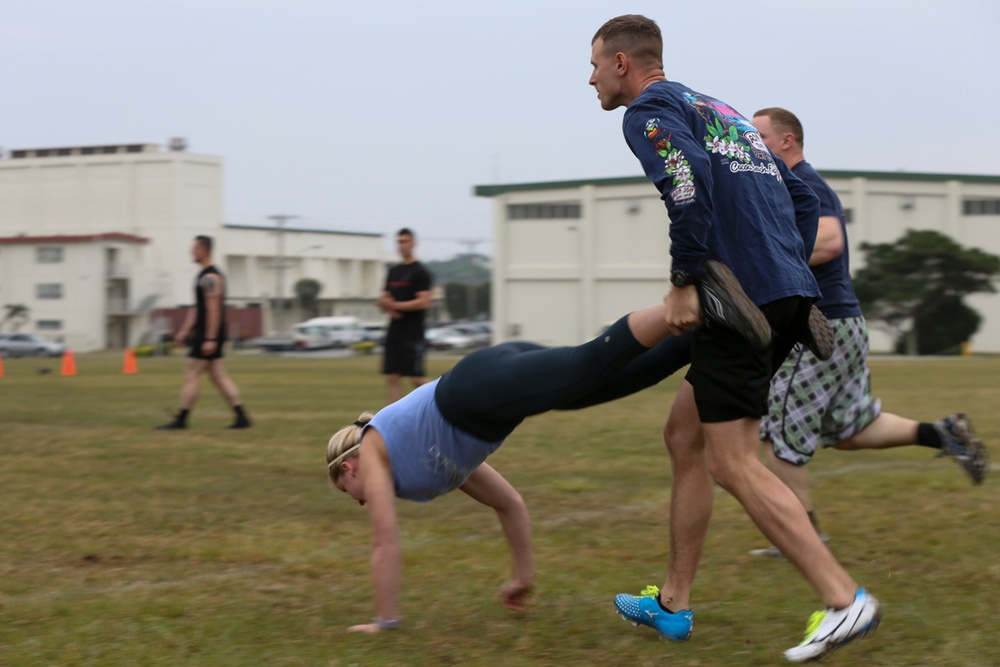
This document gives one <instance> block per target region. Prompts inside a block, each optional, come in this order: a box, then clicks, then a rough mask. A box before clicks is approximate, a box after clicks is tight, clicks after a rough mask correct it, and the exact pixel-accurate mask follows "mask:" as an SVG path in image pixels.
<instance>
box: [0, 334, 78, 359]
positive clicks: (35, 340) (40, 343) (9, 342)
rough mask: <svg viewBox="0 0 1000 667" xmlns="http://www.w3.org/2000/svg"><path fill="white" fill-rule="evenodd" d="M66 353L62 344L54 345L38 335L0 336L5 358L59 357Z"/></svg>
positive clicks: (0, 346)
mask: <svg viewBox="0 0 1000 667" xmlns="http://www.w3.org/2000/svg"><path fill="white" fill-rule="evenodd" d="M65 351H66V346H65V345H63V344H62V343H53V342H52V341H50V340H49V339H48V338H44V337H42V336H39V335H38V334H31V333H10V334H0V354H2V355H3V356H5V357H58V356H61V355H62V353H63V352H65Z"/></svg>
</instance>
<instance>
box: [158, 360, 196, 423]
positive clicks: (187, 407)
mask: <svg viewBox="0 0 1000 667" xmlns="http://www.w3.org/2000/svg"><path fill="white" fill-rule="evenodd" d="M207 368H208V361H206V360H205V359H196V358H194V357H188V358H187V359H186V360H185V361H184V380H183V383H182V384H181V396H180V409H179V410H178V411H177V415H176V416H175V417H174V419H173V421H171V422H167V423H166V424H160V425H159V426H157V427H156V429H157V430H161V431H171V430H176V429H184V428H187V418H188V414H189V413H190V412H191V409H192V408H193V407H194V404H195V402H196V401H197V400H198V378H199V376H201V374H202V373H204V372H205V369H207Z"/></svg>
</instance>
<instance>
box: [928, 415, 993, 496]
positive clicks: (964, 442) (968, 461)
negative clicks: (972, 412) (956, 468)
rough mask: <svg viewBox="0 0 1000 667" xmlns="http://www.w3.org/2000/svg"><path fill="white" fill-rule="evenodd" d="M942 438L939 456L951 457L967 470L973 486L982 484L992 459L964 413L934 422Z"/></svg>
mask: <svg viewBox="0 0 1000 667" xmlns="http://www.w3.org/2000/svg"><path fill="white" fill-rule="evenodd" d="M934 428H935V429H936V430H937V432H938V435H940V436H941V444H942V446H941V451H940V452H939V453H938V456H950V457H951V458H953V459H955V461H957V462H958V464H959V465H960V466H962V468H963V469H964V470H965V473H966V474H967V475H968V476H969V479H971V480H972V483H973V484H982V482H983V478H984V477H986V471H987V470H989V467H990V457H989V455H988V454H987V453H986V448H985V447H984V446H983V441H982V440H980V439H979V438H978V437H976V433H975V431H973V430H972V422H971V421H969V418H968V417H966V416H965V414H964V413H962V412H956V413H954V414H950V415H948V416H947V417H943V418H941V419H939V420H938V421H936V422H934Z"/></svg>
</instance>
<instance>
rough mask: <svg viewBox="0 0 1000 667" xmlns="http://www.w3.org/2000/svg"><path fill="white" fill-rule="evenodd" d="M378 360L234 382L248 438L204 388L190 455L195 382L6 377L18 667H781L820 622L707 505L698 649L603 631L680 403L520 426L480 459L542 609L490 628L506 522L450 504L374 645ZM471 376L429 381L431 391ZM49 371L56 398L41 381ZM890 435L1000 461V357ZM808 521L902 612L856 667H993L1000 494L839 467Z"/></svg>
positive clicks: (241, 373) (912, 470)
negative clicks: (946, 432) (344, 466)
mask: <svg viewBox="0 0 1000 667" xmlns="http://www.w3.org/2000/svg"><path fill="white" fill-rule="evenodd" d="M378 361H379V360H378V358H377V357H355V358H348V359H319V358H313V359H302V358H271V357H263V356H256V355H247V356H235V357H232V358H230V359H229V360H228V366H229V369H230V372H231V374H232V375H233V377H234V379H235V380H236V381H237V383H238V384H239V386H240V388H241V390H242V392H243V395H244V398H245V401H246V404H247V406H248V408H249V411H250V413H251V415H252V416H253V418H254V419H255V420H256V422H257V425H256V426H255V427H254V428H253V429H250V430H248V431H225V430H223V429H222V427H223V426H224V425H225V424H226V423H228V422H229V421H230V420H231V415H230V413H229V412H228V411H227V410H226V409H225V408H224V406H223V403H222V400H221V399H220V398H219V396H218V395H217V394H216V393H215V390H214V388H213V387H211V386H210V385H209V383H208V382H207V380H206V381H205V382H204V384H203V387H202V397H201V400H200V402H199V404H198V406H197V409H196V410H195V412H194V414H193V419H192V426H193V428H192V429H190V430H188V431H186V432H161V431H153V430H151V426H153V425H154V424H157V423H160V422H162V421H165V420H166V418H167V416H168V415H167V412H168V410H171V409H173V408H174V406H175V403H176V396H177V391H178V389H179V386H180V370H181V364H182V359H181V358H180V357H172V358H155V359H140V360H139V365H140V373H139V374H137V375H123V374H121V373H120V369H121V359H120V358H118V357H109V356H106V355H98V356H79V357H77V367H78V370H79V374H78V375H76V376H74V377H63V376H61V375H59V363H58V360H56V361H41V360H33V359H9V360H6V361H5V363H4V368H5V371H6V372H5V376H4V377H2V378H0V480H2V483H0V508H2V510H0V536H2V537H0V665H5V666H6V665H10V666H17V667H33V666H38V667H42V666H44V667H52V666H70V665H113V666H139V665H184V666H187V665H191V666H205V667H209V666H211V667H215V666H221V665H232V666H237V665H239V666H248V665H268V666H274V667H279V666H298V665H309V666H320V667H348V666H351V665H358V666H369V665H416V666H423V665H426V666H432V665H433V666H439V665H502V666H511V667H513V666H519V667H520V666H529V667H530V666H541V665H601V666H603V665H634V666H646V665H650V666H651V665H670V666H679V665H699V666H716V665H719V666H723V665H725V666H742V665H772V664H780V663H781V662H782V658H781V652H782V651H783V650H784V649H785V648H787V647H789V646H791V645H793V644H795V643H797V642H798V641H799V639H800V638H801V633H802V631H803V629H804V627H805V622H806V620H807V618H808V616H809V613H810V612H812V611H813V610H814V609H815V608H817V607H818V604H817V602H816V598H815V597H814V595H813V594H812V592H811V591H810V590H809V589H808V587H807V585H806V584H805V583H804V581H803V580H802V578H801V577H799V576H798V574H797V573H796V572H794V571H793V570H792V569H791V567H790V566H789V565H788V564H787V563H784V562H779V561H761V560H757V559H753V558H751V557H750V556H747V555H746V552H747V550H748V549H751V548H754V547H761V546H765V543H764V541H763V540H762V538H761V536H760V535H759V534H758V533H757V531H756V529H755V528H754V527H753V526H752V525H751V524H750V521H749V519H748V518H747V517H746V515H745V514H744V513H743V511H742V509H741V508H740V507H739V506H738V504H736V503H735V502H734V501H733V500H732V499H731V498H730V497H729V496H727V495H725V494H724V493H720V494H718V495H717V502H716V505H715V514H714V516H713V524H712V529H711V531H710V533H709V538H708V544H707V546H706V550H705V556H704V559H703V561H702V564H701V571H700V574H699V578H698V581H697V586H696V591H695V614H696V615H695V631H694V636H693V637H692V639H691V641H689V642H687V643H683V644H672V643H665V642H660V641H659V640H657V639H656V638H655V633H653V632H652V631H650V630H648V629H645V628H639V629H634V628H632V627H631V626H629V625H627V624H626V623H624V622H622V621H621V620H620V619H618V618H617V616H616V615H615V614H614V613H613V611H612V605H611V599H612V597H613V595H614V594H615V593H617V592H622V591H626V592H633V593H634V592H638V590H639V589H641V588H642V587H643V585H645V584H647V583H656V584H659V583H661V582H662V579H663V573H664V571H665V567H666V551H667V549H666V544H667V521H666V516H667V505H668V502H669V489H670V471H669V466H668V462H667V457H666V454H665V451H664V449H663V445H662V442H661V439H660V429H661V427H662V422H663V419H664V417H665V415H666V412H667V409H668V407H669V405H670V402H671V400H672V398H673V394H674V391H675V390H676V387H677V385H678V381H677V380H676V379H673V378H671V379H670V380H667V381H666V382H665V383H663V385H661V386H660V387H656V388H654V389H651V390H649V391H647V392H644V393H643V394H640V395H637V396H633V397H630V398H628V399H625V400H622V401H619V402H617V403H614V404H611V405H606V406H600V407H597V408H593V409H591V410H588V411H585V412H576V413H553V414H549V415H544V416H541V417H535V418H532V419H530V420H528V421H527V422H526V423H525V424H524V425H522V427H521V428H520V429H519V430H518V431H517V432H515V434H514V435H513V436H512V437H511V438H510V439H509V440H508V442H507V443H506V444H505V445H504V447H502V448H501V449H500V451H499V452H498V453H497V454H496V455H495V456H494V457H493V458H491V459H490V461H491V463H493V464H494V465H495V467H497V468H498V469H499V470H500V471H502V472H503V473H504V474H505V475H506V476H507V477H508V478H509V479H510V480H511V481H512V482H513V483H514V485H515V486H517V487H518V489H519V490H520V491H521V492H522V494H523V495H524V497H525V499H526V500H527V502H528V504H529V507H530V509H531V511H532V516H533V519H534V528H535V538H536V552H537V563H536V567H537V590H536V595H535V601H534V604H533V606H532V607H531V609H530V611H529V612H528V613H527V614H525V615H522V616H518V615H514V614H512V613H511V612H508V611H507V610H506V609H504V608H503V607H501V606H500V605H499V604H497V602H496V591H497V588H498V587H499V585H500V584H501V583H502V582H503V581H504V579H505V577H506V575H507V572H508V560H507V553H506V547H505V543H504V542H503V539H502V536H501V534H500V530H499V527H498V524H497V522H496V520H495V518H494V516H493V515H492V514H491V513H490V512H489V511H488V510H485V509H483V508H481V507H479V506H478V505H476V504H475V503H474V502H472V501H471V500H469V499H468V498H466V497H464V496H463V495H462V494H460V493H456V494H451V495H449V496H446V497H444V498H440V499H438V500H436V501H434V502H432V503H430V504H426V505H421V504H416V503H408V502H401V503H400V504H399V507H400V512H401V532H402V539H403V542H404V591H403V596H402V603H401V606H402V613H403V615H404V617H405V628H404V629H403V630H400V631H398V632H391V633H381V634H379V635H374V636H367V635H364V636H361V635H353V634H347V633H345V632H344V629H345V628H346V626H348V625H351V624H354V623H359V622H366V621H367V620H368V619H369V618H370V617H371V616H372V615H373V613H374V611H373V605H372V601H371V596H370V579H369V569H368V528H367V515H366V512H365V510H363V509H361V508H359V507H358V506H357V505H355V504H353V503H352V502H350V501H349V500H348V499H347V498H346V496H343V495H341V494H338V495H337V496H336V497H335V496H333V495H331V493H330V491H329V490H328V487H327V484H326V481H325V465H324V449H325V444H326V440H327V438H328V437H329V435H330V433H332V431H333V430H335V429H336V428H339V427H340V426H341V425H343V424H346V423H349V422H351V421H353V420H354V419H355V417H356V416H357V414H358V413H359V412H361V411H362V410H363V409H371V408H375V407H378V406H379V405H380V404H381V402H382V400H383V397H384V391H383V384H382V378H381V377H380V376H379V375H378V372H377V366H378ZM453 362H454V358H450V359H449V358H441V359H434V360H432V361H431V368H430V370H431V371H432V374H433V375H437V374H439V373H441V372H443V371H444V370H446V369H447V368H448V367H449V366H450V365H451V364H452V363H453ZM44 367H48V368H50V369H51V370H52V372H51V373H48V374H40V373H39V372H38V370H39V369H40V368H44ZM872 368H873V379H874V386H875V390H876V393H877V394H878V395H880V396H881V397H882V399H883V404H884V407H885V409H886V410H888V411H891V412H896V413H898V414H903V415H906V416H910V417H915V418H919V419H924V420H933V419H936V418H938V417H939V416H941V415H942V414H944V413H945V412H949V411H952V410H957V409H963V410H965V411H967V412H968V413H969V414H970V415H971V416H972V417H973V420H974V422H975V425H976V427H977V431H978V432H979V434H980V435H981V437H982V438H983V440H984V441H985V442H986V443H987V446H988V447H990V448H991V449H992V453H993V455H994V459H1000V451H998V450H997V448H996V445H995V443H997V442H998V441H1000V409H998V408H1000V401H998V398H1000V389H998V387H997V378H1000V358H967V359H952V360H881V361H880V360H876V361H874V362H873V363H872ZM811 469H812V471H813V473H814V501H815V503H816V505H817V510H818V513H819V517H820V520H821V522H822V524H823V527H824V529H825V530H826V532H827V533H829V534H830V536H831V538H832V540H833V548H834V550H835V551H836V553H837V554H838V556H839V557H840V559H841V562H843V563H844V564H845V565H846V567H847V568H848V570H849V571H850V572H851V574H852V575H853V576H854V577H855V578H856V579H857V580H859V581H860V582H861V583H863V584H864V585H866V586H868V587H869V588H870V589H871V590H873V591H874V592H875V593H876V594H877V595H878V596H879V597H880V598H881V600H882V602H883V605H884V619H883V623H882V627H881V628H880V630H879V632H878V634H877V635H875V637H874V638H872V639H870V640H867V641H865V642H863V643H861V644H859V645H857V646H851V647H848V648H846V649H844V650H843V651H841V652H838V653H836V654H834V655H833V656H832V657H831V658H829V660H828V662H830V663H833V664H843V665H955V666H962V667H973V666H986V665H998V664H1000V644H998V642H997V631H998V630H1000V601H998V600H1000V596H998V591H1000V557H998V555H997V554H998V553H1000V519H998V508H1000V478H998V477H1000V476H998V475H997V473H996V470H994V474H993V476H992V477H988V478H987V480H986V482H985V483H984V484H983V485H982V486H980V487H972V486H971V485H969V484H968V482H967V481H966V478H965V477H964V475H963V474H962V473H961V471H960V470H959V469H958V467H957V466H956V465H954V464H953V463H952V462H950V461H947V460H939V459H934V458H931V452H930V450H927V449H924V448H917V447H910V448H905V449H897V450H895V451H891V450H890V451H886V452H861V453H851V452H836V451H827V452H823V453H821V454H820V455H819V456H818V457H817V459H816V461H815V462H814V463H813V465H812V466H811Z"/></svg>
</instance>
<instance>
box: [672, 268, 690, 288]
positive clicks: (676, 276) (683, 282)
mask: <svg viewBox="0 0 1000 667" xmlns="http://www.w3.org/2000/svg"><path fill="white" fill-rule="evenodd" d="M670 284H671V285H673V286H674V287H687V286H688V285H694V276H692V275H691V274H690V273H688V272H687V271H682V270H680V269H677V270H676V271H671V272H670Z"/></svg>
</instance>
